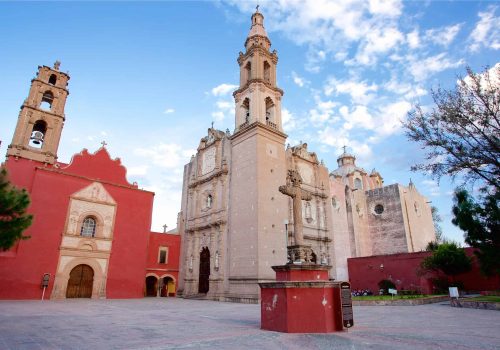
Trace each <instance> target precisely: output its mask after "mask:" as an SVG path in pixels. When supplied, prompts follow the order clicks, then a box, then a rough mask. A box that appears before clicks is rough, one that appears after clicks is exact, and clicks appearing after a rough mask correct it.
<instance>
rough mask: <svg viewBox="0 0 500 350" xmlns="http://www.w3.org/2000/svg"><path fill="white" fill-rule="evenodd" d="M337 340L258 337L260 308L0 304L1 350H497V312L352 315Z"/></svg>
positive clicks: (389, 310)
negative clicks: (349, 326)
mask: <svg viewBox="0 0 500 350" xmlns="http://www.w3.org/2000/svg"><path fill="white" fill-rule="evenodd" d="M354 317H355V322H356V325H355V327H354V328H352V329H351V330H349V332H342V333H334V334H285V333H276V332H268V331H263V330H261V329H260V306H259V305H249V304H234V303H222V302H214V301H200V300H184V299H177V298H147V299H134V300H89V299H74V300H64V301H44V302H41V301H0V349H6V350H7V349H30V350H36V349H455V350H460V349H499V348H500V312H497V311H489V310H476V309H459V308H452V307H450V306H448V305H446V304H434V305H422V306H359V307H354Z"/></svg>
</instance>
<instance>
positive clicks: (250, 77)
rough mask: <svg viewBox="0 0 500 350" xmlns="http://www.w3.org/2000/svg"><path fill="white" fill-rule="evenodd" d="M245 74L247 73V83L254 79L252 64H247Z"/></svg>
mask: <svg viewBox="0 0 500 350" xmlns="http://www.w3.org/2000/svg"><path fill="white" fill-rule="evenodd" d="M245 72H246V81H249V80H250V79H252V64H251V63H250V62H248V63H247V64H246V66H245Z"/></svg>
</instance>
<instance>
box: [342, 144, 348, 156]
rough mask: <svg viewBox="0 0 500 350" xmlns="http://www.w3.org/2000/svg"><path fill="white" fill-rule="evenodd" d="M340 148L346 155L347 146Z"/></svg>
mask: <svg viewBox="0 0 500 350" xmlns="http://www.w3.org/2000/svg"><path fill="white" fill-rule="evenodd" d="M342 148H343V149H344V154H346V153H347V146H346V145H344V146H342Z"/></svg>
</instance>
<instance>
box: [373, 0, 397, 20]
mask: <svg viewBox="0 0 500 350" xmlns="http://www.w3.org/2000/svg"><path fill="white" fill-rule="evenodd" d="M402 7H403V5H402V3H401V2H400V1H398V0H370V12H371V13H373V14H375V15H386V16H389V17H397V16H399V15H401V9H402Z"/></svg>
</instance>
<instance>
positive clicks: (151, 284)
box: [146, 276, 158, 297]
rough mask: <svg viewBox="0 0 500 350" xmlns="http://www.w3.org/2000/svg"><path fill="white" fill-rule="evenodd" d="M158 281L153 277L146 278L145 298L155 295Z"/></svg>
mask: <svg viewBox="0 0 500 350" xmlns="http://www.w3.org/2000/svg"><path fill="white" fill-rule="evenodd" d="M157 288H158V279H157V278H156V277H155V276H148V277H146V296H147V297H155V296H156V295H157Z"/></svg>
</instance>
